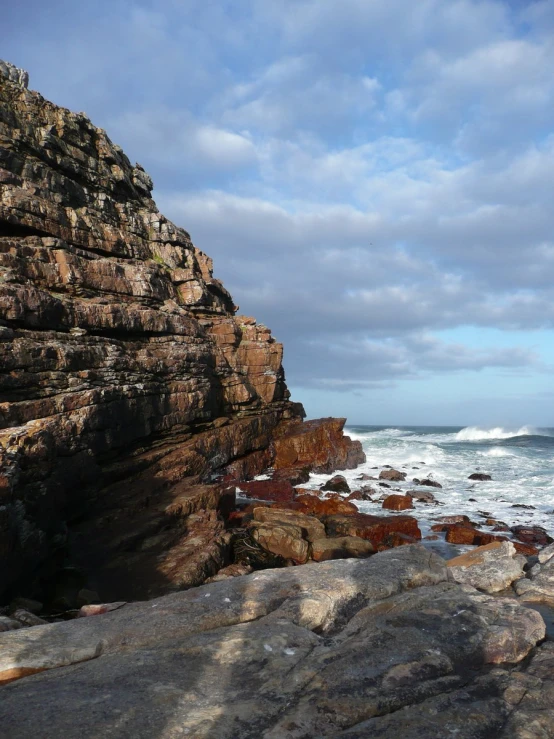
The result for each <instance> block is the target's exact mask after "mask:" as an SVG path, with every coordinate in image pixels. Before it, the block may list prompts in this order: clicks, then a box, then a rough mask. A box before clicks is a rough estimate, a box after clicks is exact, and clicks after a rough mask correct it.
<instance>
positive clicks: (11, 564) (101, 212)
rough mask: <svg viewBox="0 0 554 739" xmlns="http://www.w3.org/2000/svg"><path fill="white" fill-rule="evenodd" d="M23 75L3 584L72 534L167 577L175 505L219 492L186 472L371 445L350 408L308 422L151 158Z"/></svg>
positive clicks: (10, 201) (15, 122)
mask: <svg viewBox="0 0 554 739" xmlns="http://www.w3.org/2000/svg"><path fill="white" fill-rule="evenodd" d="M27 82H28V77H27V75H26V73H25V72H23V71H22V70H18V69H17V68H15V67H13V66H12V65H10V64H7V63H0V370H1V372H0V595H1V593H2V592H3V591H5V590H6V589H7V588H9V587H10V586H14V584H17V583H18V582H21V581H22V579H23V578H26V577H27V578H28V577H29V573H30V572H32V571H33V570H34V569H35V568H36V566H37V564H38V563H40V562H42V561H46V560H47V559H52V557H53V556H54V555H56V556H57V557H58V560H60V561H63V560H64V557H65V555H66V553H67V547H68V545H69V544H70V543H71V542H72V546H73V547H74V548H75V546H77V544H76V542H80V544H79V545H78V546H77V550H79V551H81V553H82V557H81V559H82V560H85V559H86V560H87V561H88V562H90V561H93V560H94V559H95V558H104V560H105V564H106V563H107V560H108V559H110V558H111V559H113V557H114V555H116V554H118V553H119V554H121V553H122V552H123V553H126V554H127V555H133V556H135V555H136V556H137V557H138V556H139V554H140V556H145V557H147V558H148V557H150V560H149V561H150V564H151V566H152V568H153V569H156V570H158V571H163V572H165V574H166V575H167V576H169V574H168V573H170V572H171V571H172V568H173V569H174V567H173V565H175V562H176V561H177V560H178V556H177V560H175V558H173V560H174V561H173V563H172V561H169V562H165V560H164V562H162V567H161V569H160V568H159V567H158V565H159V562H158V561H157V558H159V557H162V559H163V557H164V556H165V555H164V552H166V551H167V549H168V547H169V548H171V547H172V546H176V547H177V549H178V550H179V551H180V550H181V549H182V546H185V548H187V547H189V548H190V546H192V544H191V542H192V541H193V539H191V538H190V536H189V539H188V541H187V542H185V544H183V541H182V540H183V536H185V534H187V531H188V530H187V527H186V525H184V526H182V525H180V524H179V525H177V524H176V521H177V519H179V516H180V518H181V520H182V519H183V517H184V516H185V515H190V514H194V513H196V512H198V511H199V510H206V509H208V510H217V509H218V508H219V507H220V500H219V495H220V491H219V490H213V491H212V492H211V493H210V494H208V493H206V491H203V492H202V491H201V490H198V489H196V490H193V491H192V492H190V491H189V492H188V493H187V491H186V490H184V489H183V485H182V481H183V480H187V485H195V484H198V485H200V486H202V484H203V483H206V482H208V481H209V480H210V479H211V478H212V476H213V474H214V472H217V471H219V470H223V469H224V468H225V467H226V466H228V465H229V464H232V463H237V464H238V465H239V466H241V465H242V468H243V471H246V472H247V474H248V475H249V476H252V475H255V474H258V473H259V472H261V471H262V469H263V468H265V467H266V466H268V465H269V464H271V463H272V462H273V461H274V460H278V464H277V466H280V467H282V466H284V465H283V464H281V460H282V457H283V455H284V451H283V449H284V448H285V447H286V445H287V444H288V445H289V446H291V444H292V445H293V446H294V442H291V441H287V440H290V439H294V438H296V437H297V436H298V435H299V434H301V435H302V434H303V435H304V436H306V438H308V437H310V436H313V435H314V433H315V432H314V429H317V434H318V440H319V441H320V442H321V439H324V440H325V439H326V440H327V442H328V443H327V445H326V450H325V448H323V449H322V448H320V449H319V450H318V453H319V455H320V457H321V459H319V458H318V459H317V460H316V463H315V466H317V467H318V468H319V467H322V466H323V467H325V466H327V467H328V466H329V465H331V466H333V465H334V464H335V463H336V462H338V464H336V466H337V467H340V466H341V464H343V466H344V467H348V466H352V464H355V463H356V459H358V460H360V449H359V448H358V446H359V445H358V446H357V445H356V444H351V443H350V442H349V440H346V439H345V438H344V437H343V436H342V425H343V424H341V422H340V421H338V422H335V421H334V420H333V419H326V420H323V421H322V422H319V423H316V424H315V425H314V424H312V425H311V426H310V425H307V426H306V428H304V427H303V426H302V418H303V415H304V413H303V409H302V407H301V406H300V405H299V404H294V403H291V402H290V401H289V392H288V390H287V388H286V385H285V379H284V372H283V368H282V364H281V360H282V346H281V344H279V343H277V342H276V341H275V340H274V339H273V337H272V336H271V333H270V330H269V329H268V328H267V327H265V326H262V325H259V324H257V322H256V321H255V319H253V318H250V317H247V316H238V315H235V313H236V311H237V308H236V306H235V305H234V303H233V300H232V298H231V296H230V295H229V293H228V292H227V290H226V289H225V288H224V287H223V285H222V284H221V282H220V281H219V280H217V279H215V278H214V277H213V274H212V262H211V260H210V259H209V257H207V256H206V255H205V254H204V253H203V252H202V251H200V250H199V249H198V248H196V247H195V246H194V244H193V243H192V241H191V239H190V237H189V235H188V233H187V232H186V231H184V230H183V229H182V228H179V227H177V226H175V225H174V224H173V223H171V222H170V221H168V220H167V219H166V218H165V217H164V216H163V215H161V214H160V213H159V212H158V209H157V207H156V204H155V203H154V201H153V200H152V197H151V191H152V181H151V179H150V177H149V176H148V174H147V173H146V172H145V171H144V169H143V168H142V167H141V166H140V165H139V164H136V165H133V164H132V163H131V162H130V161H129V159H128V158H127V157H126V156H125V154H124V153H123V151H122V150H121V149H120V148H119V147H118V146H116V145H115V144H113V143H112V142H111V141H110V139H109V138H108V136H107V135H106V133H105V132H104V131H103V130H101V129H99V128H97V127H96V126H94V125H93V124H92V123H91V122H90V120H89V119H88V118H87V117H86V115H84V114H83V113H78V114H74V113H71V112H70V111H68V110H65V109H63V108H60V107H58V106H56V105H54V104H52V103H50V102H48V101H46V100H44V99H43V98H42V97H41V95H39V94H38V93H36V92H32V91H30V90H28V89H27ZM339 427H340V428H339ZM275 439H280V440H279V441H278V442H275V444H276V448H274V447H273V445H272V444H273V442H274V440H275ZM331 441H332V442H333V444H334V445H335V446H336V449H332V444H331V443H330V442H331ZM297 458H298V459H297V461H298V466H306V467H312V466H314V464H313V460H309V459H305V458H304V457H302V455H301V454H300V455H297ZM241 460H247V461H245V462H241ZM285 466H290V465H285ZM176 485H177V486H180V487H179V489H177V490H175V486H176ZM210 495H211V496H212V497H211V502H209V504H207V502H206V500H207V498H206V496H208V497H209V496H210ZM179 501H181V503H183V501H184V508H183V507H182V506H181V508H180V509H179V505H180V504H179ZM176 505H177V508H176ZM177 509H179V510H180V513H179V514H177V513H176V510H177ZM77 521H78V522H79V523H78V525H77V524H75V522H77ZM76 525H77V528H75V526H76ZM99 532H102V533H101V534H100V535H99ZM156 537H158V538H157V539H156ZM193 538H194V537H193ZM145 540H148V541H147V543H146V544H144V541H145ZM176 542H177V543H176ZM220 544H221V546H219V544H218V546H217V547H216V549H218V551H220V553H221V552H223V551H224V548H225V546H224V542H220ZM145 552H146V554H145ZM177 554H178V552H177ZM85 555H86V556H85ZM214 556H215V552H214ZM218 556H219V555H218ZM131 559H132V557H131V556H127V558H126V559H125V562H124V563H123V564H122V568H121V572H122V573H123V574H125V573H126V572H127V573H128V572H129V567H130V561H131ZM216 559H217V557H216ZM220 559H221V561H219V562H216V563H214V564H213V566H207V574H214V572H215V571H217V569H218V568H219V567H220V566H221V565H222V563H223V560H224V556H223V555H221V557H220ZM170 560H172V558H171V557H170ZM164 567H165V570H164ZM199 568H200V570H205V569H206V568H205V567H204V566H203V565H200V564H199ZM210 569H211V570H213V571H212V572H210ZM129 577H130V575H129V574H127V579H129Z"/></svg>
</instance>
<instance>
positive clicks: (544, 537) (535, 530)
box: [510, 526, 554, 546]
mask: <svg viewBox="0 0 554 739" xmlns="http://www.w3.org/2000/svg"><path fill="white" fill-rule="evenodd" d="M510 531H511V532H512V534H513V535H514V536H515V537H516V539H519V540H520V541H522V542H524V543H525V544H538V545H539V546H546V545H547V544H552V543H553V542H554V539H553V538H552V537H551V536H549V535H548V533H547V532H546V529H543V528H542V526H512V527H511V528H510Z"/></svg>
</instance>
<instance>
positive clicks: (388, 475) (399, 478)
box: [379, 469, 406, 482]
mask: <svg viewBox="0 0 554 739" xmlns="http://www.w3.org/2000/svg"><path fill="white" fill-rule="evenodd" d="M379 479H380V480H391V482H404V480H405V479H406V473H405V472H399V471H398V470H394V469H390V470H381V472H380V473H379Z"/></svg>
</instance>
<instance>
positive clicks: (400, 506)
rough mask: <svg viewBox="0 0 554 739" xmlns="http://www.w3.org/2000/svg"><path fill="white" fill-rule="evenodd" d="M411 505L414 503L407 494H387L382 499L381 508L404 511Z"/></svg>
mask: <svg viewBox="0 0 554 739" xmlns="http://www.w3.org/2000/svg"><path fill="white" fill-rule="evenodd" d="M413 507H414V504H413V502H412V498H411V497H410V496H409V495H389V496H387V497H386V498H385V500H384V501H383V508H386V509H388V510H391V511H406V510H408V509H409V508H413Z"/></svg>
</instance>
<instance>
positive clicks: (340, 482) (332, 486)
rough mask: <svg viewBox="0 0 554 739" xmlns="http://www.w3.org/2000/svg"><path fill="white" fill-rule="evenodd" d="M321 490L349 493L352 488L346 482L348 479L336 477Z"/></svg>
mask: <svg viewBox="0 0 554 739" xmlns="http://www.w3.org/2000/svg"><path fill="white" fill-rule="evenodd" d="M321 490H322V491H325V490H330V491H331V492H333V493H349V492H350V487H349V485H348V483H347V482H346V478H345V477H343V476H342V475H335V476H334V477H332V478H331V479H330V480H327V482H326V483H325V484H324V485H322V486H321Z"/></svg>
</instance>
